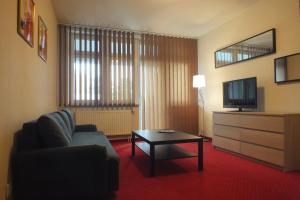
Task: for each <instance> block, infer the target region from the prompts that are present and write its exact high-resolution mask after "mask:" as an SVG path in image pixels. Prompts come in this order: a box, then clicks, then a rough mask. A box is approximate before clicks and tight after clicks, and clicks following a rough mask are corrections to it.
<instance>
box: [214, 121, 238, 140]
mask: <svg viewBox="0 0 300 200" xmlns="http://www.w3.org/2000/svg"><path fill="white" fill-rule="evenodd" d="M214 135H217V136H223V137H227V138H232V139H235V140H240V128H236V127H231V126H223V125H216V124H215V125H214Z"/></svg>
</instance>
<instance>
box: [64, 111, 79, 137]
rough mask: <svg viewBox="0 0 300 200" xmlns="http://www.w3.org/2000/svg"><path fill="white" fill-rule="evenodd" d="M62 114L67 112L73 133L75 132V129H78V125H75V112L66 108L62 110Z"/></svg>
mask: <svg viewBox="0 0 300 200" xmlns="http://www.w3.org/2000/svg"><path fill="white" fill-rule="evenodd" d="M61 111H62V112H65V113H66V114H67V116H68V118H69V120H70V125H71V129H72V132H74V131H75V127H76V123H75V116H74V112H73V111H72V110H70V109H68V108H64V109H62V110H61Z"/></svg>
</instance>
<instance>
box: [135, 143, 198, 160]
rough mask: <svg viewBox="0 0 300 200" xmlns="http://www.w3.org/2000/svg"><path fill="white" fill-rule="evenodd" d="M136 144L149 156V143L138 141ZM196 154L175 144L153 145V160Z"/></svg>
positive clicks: (194, 155) (187, 156) (193, 155)
mask: <svg viewBox="0 0 300 200" xmlns="http://www.w3.org/2000/svg"><path fill="white" fill-rule="evenodd" d="M136 146H137V147H138V148H139V149H141V150H142V151H143V152H144V153H146V154H147V155H148V156H150V145H149V144H148V143H146V142H138V143H136ZM196 156H198V154H196V153H192V152H188V151H186V150H184V149H183V148H181V147H179V146H177V145H175V144H162V145H155V158H154V159H155V160H170V159H180V158H190V157H196Z"/></svg>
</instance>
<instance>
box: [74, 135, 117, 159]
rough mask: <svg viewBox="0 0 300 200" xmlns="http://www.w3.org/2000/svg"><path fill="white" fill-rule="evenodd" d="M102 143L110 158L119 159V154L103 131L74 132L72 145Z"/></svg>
mask: <svg viewBox="0 0 300 200" xmlns="http://www.w3.org/2000/svg"><path fill="white" fill-rule="evenodd" d="M93 144H96V145H100V146H105V147H106V151H107V157H108V159H116V160H117V161H119V156H118V154H117V153H116V151H115V150H114V148H113V147H112V145H111V144H110V142H109V140H108V139H107V137H106V136H105V135H104V134H103V133H102V132H95V131H94V132H74V133H73V137H72V143H71V146H81V145H93Z"/></svg>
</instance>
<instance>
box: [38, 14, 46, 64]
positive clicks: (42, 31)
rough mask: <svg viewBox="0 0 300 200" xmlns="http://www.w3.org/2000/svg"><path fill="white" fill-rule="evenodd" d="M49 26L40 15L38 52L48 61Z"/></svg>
mask: <svg viewBox="0 0 300 200" xmlns="http://www.w3.org/2000/svg"><path fill="white" fill-rule="evenodd" d="M47 31H48V30H47V26H46V24H45V22H44V21H43V19H42V18H41V17H40V16H39V26H38V54H39V56H40V57H41V58H42V59H43V60H44V61H45V62H46V61H47V39H48V38H47Z"/></svg>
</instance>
